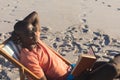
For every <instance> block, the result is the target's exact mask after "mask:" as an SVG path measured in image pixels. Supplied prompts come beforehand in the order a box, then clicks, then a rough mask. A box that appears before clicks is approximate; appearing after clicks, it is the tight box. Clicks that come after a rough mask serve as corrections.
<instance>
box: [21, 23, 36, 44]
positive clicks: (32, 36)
mask: <svg viewBox="0 0 120 80" xmlns="http://www.w3.org/2000/svg"><path fill="white" fill-rule="evenodd" d="M36 31H37V29H36V28H35V27H34V26H32V24H30V25H29V26H27V27H26V28H24V29H23V31H21V33H20V38H21V41H22V43H23V44H24V45H28V46H30V45H34V44H36V42H37V40H38V35H37V34H36Z"/></svg>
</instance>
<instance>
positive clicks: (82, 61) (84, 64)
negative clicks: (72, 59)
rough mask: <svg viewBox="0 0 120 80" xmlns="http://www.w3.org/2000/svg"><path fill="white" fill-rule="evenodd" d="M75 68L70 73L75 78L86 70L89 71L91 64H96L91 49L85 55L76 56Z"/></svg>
mask: <svg viewBox="0 0 120 80" xmlns="http://www.w3.org/2000/svg"><path fill="white" fill-rule="evenodd" d="M78 57H79V58H78V61H77V63H76V66H75V67H74V68H73V70H72V71H71V74H72V75H73V76H74V77H75V76H78V75H80V74H82V73H83V72H84V71H86V70H90V68H91V67H92V66H93V64H94V63H95V62H96V56H95V54H94V51H93V49H92V48H90V49H89V51H88V52H87V53H86V54H80V55H79V56H78Z"/></svg>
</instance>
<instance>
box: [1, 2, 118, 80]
mask: <svg viewBox="0 0 120 80" xmlns="http://www.w3.org/2000/svg"><path fill="white" fill-rule="evenodd" d="M119 3H120V1H119V0H76V1H72V0H71V1H70V0H64V1H60V0H58V1H56V0H29V1H27V0H26V1H25V0H14V1H13V0H0V10H1V11H0V33H1V34H0V41H1V42H2V41H4V40H5V39H7V38H8V37H9V36H10V33H9V32H11V31H13V26H14V24H15V23H16V22H17V21H18V20H22V19H23V18H24V17H25V16H27V15H28V14H29V13H31V12H32V11H37V12H38V14H39V15H40V23H41V26H42V27H41V28H42V34H41V39H42V40H43V41H44V42H45V43H46V44H48V45H49V46H51V47H52V48H53V49H55V50H56V51H58V52H59V53H60V54H61V55H63V57H65V58H67V59H68V60H69V61H71V62H72V63H75V62H76V61H77V56H78V55H79V54H80V53H82V52H84V51H85V50H86V49H88V47H89V45H92V46H93V47H94V50H95V52H96V55H97V58H98V60H102V61H109V60H110V59H112V58H113V57H114V55H115V54H120V50H119V48H120V36H119V33H120V31H119V29H120V27H119V24H120V23H119V21H120V5H119ZM93 42H94V44H93ZM98 53H99V54H98ZM2 61H4V62H3V63H1V62H2ZM0 63H1V64H2V65H0V80H17V79H18V80H19V76H18V70H17V69H16V68H14V67H9V65H11V64H10V63H9V61H7V60H5V59H4V58H3V57H0ZM8 63H9V65H8ZM14 73H16V75H14ZM13 76H14V77H13Z"/></svg>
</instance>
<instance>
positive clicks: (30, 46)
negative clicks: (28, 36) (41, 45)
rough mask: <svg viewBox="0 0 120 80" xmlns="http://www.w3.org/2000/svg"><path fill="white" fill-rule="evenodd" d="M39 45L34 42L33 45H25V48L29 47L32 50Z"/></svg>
mask: <svg viewBox="0 0 120 80" xmlns="http://www.w3.org/2000/svg"><path fill="white" fill-rule="evenodd" d="M36 46H37V45H36V44H33V45H27V46H26V45H23V48H27V49H29V50H32V49H34V48H35V47H36Z"/></svg>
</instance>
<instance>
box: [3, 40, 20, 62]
mask: <svg viewBox="0 0 120 80" xmlns="http://www.w3.org/2000/svg"><path fill="white" fill-rule="evenodd" d="M18 46H19V45H16V44H14V42H13V41H12V40H9V41H8V42H7V43H5V44H4V46H3V47H2V49H3V50H4V51H5V52H6V53H8V54H9V55H10V56H12V57H14V58H15V59H16V60H18V61H19V52H20V49H21V48H20V46H19V47H18Z"/></svg>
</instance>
